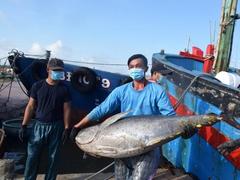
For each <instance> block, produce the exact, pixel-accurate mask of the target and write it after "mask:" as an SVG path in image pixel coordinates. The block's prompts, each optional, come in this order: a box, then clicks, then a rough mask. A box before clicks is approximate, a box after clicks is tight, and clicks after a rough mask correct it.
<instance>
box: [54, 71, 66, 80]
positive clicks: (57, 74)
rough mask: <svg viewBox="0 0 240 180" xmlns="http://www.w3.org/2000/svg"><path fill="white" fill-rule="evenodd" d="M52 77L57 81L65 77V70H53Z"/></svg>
mask: <svg viewBox="0 0 240 180" xmlns="http://www.w3.org/2000/svg"><path fill="white" fill-rule="evenodd" d="M51 79H52V80H55V81H59V80H63V79H64V71H51Z"/></svg>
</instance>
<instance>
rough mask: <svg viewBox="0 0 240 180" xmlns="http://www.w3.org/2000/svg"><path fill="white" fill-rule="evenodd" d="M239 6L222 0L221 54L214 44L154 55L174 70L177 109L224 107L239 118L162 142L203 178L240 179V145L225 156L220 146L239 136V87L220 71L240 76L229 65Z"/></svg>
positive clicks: (171, 90) (170, 155)
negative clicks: (218, 148) (231, 84)
mask: <svg viewBox="0 0 240 180" xmlns="http://www.w3.org/2000/svg"><path fill="white" fill-rule="evenodd" d="M236 6H237V1H230V0H223V10H222V17H221V29H220V33H219V40H218V46H217V53H216V58H215V57H214V45H212V44H209V45H208V46H207V49H206V53H205V55H204V53H203V51H202V50H201V49H199V48H197V47H193V48H192V53H190V52H186V51H183V52H180V53H179V55H172V54H167V53H165V52H164V51H161V52H159V53H154V54H153V56H152V65H153V66H156V67H161V66H162V67H165V68H167V69H168V70H170V71H171V73H170V74H168V75H167V76H166V81H165V82H164V83H163V85H164V86H165V88H166V90H167V92H168V94H169V97H170V99H171V102H172V104H173V106H174V107H175V109H176V112H177V114H178V115H180V116H181V115H193V114H208V113H215V114H221V113H225V114H228V115H229V116H231V117H234V118H233V119H235V121H234V120H233V119H232V120H231V121H230V122H229V123H225V122H219V123H217V124H215V125H214V126H209V127H202V128H201V129H200V130H199V131H198V133H197V134H196V135H194V136H193V137H192V138H190V139H188V140H184V139H182V138H178V139H175V140H173V141H171V142H169V143H167V144H165V145H164V146H163V154H164V156H165V157H166V158H167V159H168V160H169V161H170V162H171V163H172V164H173V165H174V166H176V167H179V168H183V169H184V170H185V171H186V172H189V173H191V174H194V175H195V176H196V177H197V178H198V179H240V148H238V149H236V150H234V151H233V152H232V153H230V155H228V156H225V157H224V156H223V155H221V154H220V153H219V152H218V151H217V149H216V148H217V146H218V145H220V144H222V143H224V142H227V141H229V140H230V139H231V140H233V139H238V138H240V130H239V126H238V125H237V122H238V121H239V120H238V118H239V112H240V90H239V88H237V87H233V86H230V85H226V84H224V83H222V82H221V80H219V78H216V77H217V76H215V75H216V74H217V73H218V72H223V71H224V72H225V71H230V72H231V75H234V76H235V77H239V74H237V71H236V69H234V68H230V67H229V62H230V54H231V46H232V40H233V32H234V24H235V20H236V19H238V18H239V17H238V15H237V14H236ZM224 78H228V77H224ZM234 80H235V79H232V81H234Z"/></svg>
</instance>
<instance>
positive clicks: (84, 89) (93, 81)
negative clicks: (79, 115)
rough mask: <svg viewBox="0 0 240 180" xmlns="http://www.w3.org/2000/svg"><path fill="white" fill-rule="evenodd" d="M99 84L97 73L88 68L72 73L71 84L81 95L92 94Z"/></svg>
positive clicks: (80, 68) (81, 68)
mask: <svg viewBox="0 0 240 180" xmlns="http://www.w3.org/2000/svg"><path fill="white" fill-rule="evenodd" d="M97 83H98V79H97V75H96V73H95V72H94V71H93V70H91V69H90V68H87V67H79V68H78V69H77V70H76V71H74V72H73V73H72V76H71V84H72V86H73V87H74V88H75V89H76V90H78V91H79V92H81V93H88V92H91V91H92V90H94V89H95V88H96V85H97Z"/></svg>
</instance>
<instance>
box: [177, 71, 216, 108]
mask: <svg viewBox="0 0 240 180" xmlns="http://www.w3.org/2000/svg"><path fill="white" fill-rule="evenodd" d="M200 77H207V78H211V79H214V80H216V81H218V82H219V80H218V79H216V78H215V77H213V76H211V75H209V74H199V75H197V76H196V77H194V78H193V79H192V81H191V82H190V84H189V85H188V87H187V88H186V89H185V90H184V91H183V93H182V95H181V96H180V98H179V99H178V101H177V103H176V104H175V105H174V107H173V109H174V110H176V109H177V108H178V106H179V105H180V103H181V102H182V100H183V97H184V96H185V94H186V93H187V92H188V90H189V89H190V88H191V86H192V85H193V83H194V82H195V81H196V80H197V79H198V78H200Z"/></svg>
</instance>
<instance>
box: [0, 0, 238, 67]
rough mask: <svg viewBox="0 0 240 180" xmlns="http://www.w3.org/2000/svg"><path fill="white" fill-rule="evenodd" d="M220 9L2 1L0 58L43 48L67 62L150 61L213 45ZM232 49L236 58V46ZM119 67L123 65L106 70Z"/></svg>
mask: <svg viewBox="0 0 240 180" xmlns="http://www.w3.org/2000/svg"><path fill="white" fill-rule="evenodd" d="M221 6H222V0H181V1H180V0H51V1H49V0H41V1H39V0H2V1H1V2H0V58H1V57H5V56H7V54H8V52H9V51H11V49H18V50H19V51H22V52H24V53H25V54H44V52H45V50H46V49H48V50H51V51H52V57H58V58H62V59H66V60H73V61H78V62H81V61H85V62H92V63H95V62H96V63H106V64H108V63H111V64H126V62H127V59H128V58H129V57H130V56H131V55H132V54H135V53H141V54H144V55H145V56H146V57H147V58H148V59H149V63H151V57H152V54H153V53H156V52H160V50H161V49H164V50H165V52H166V53H171V54H178V53H179V51H181V50H184V49H190V50H191V47H192V46H197V47H199V48H201V49H203V50H204V51H205V49H206V46H207V44H209V43H211V42H212V43H216V41H217V37H218V30H219V21H220V15H221ZM237 26H238V23H237ZM236 38H238V39H239V38H240V35H237V37H236ZM233 50H234V51H236V52H233V55H232V56H233V57H234V59H240V57H239V56H240V53H238V51H239V50H240V44H239V43H235V45H234V47H233ZM234 63H235V64H237V62H236V61H234ZM235 64H234V65H235ZM97 68H98V67H97ZM99 68H100V69H101V68H102V69H106V66H102V67H99ZM121 68H124V69H126V68H127V67H116V66H114V67H111V68H108V69H110V70H112V71H121Z"/></svg>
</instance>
